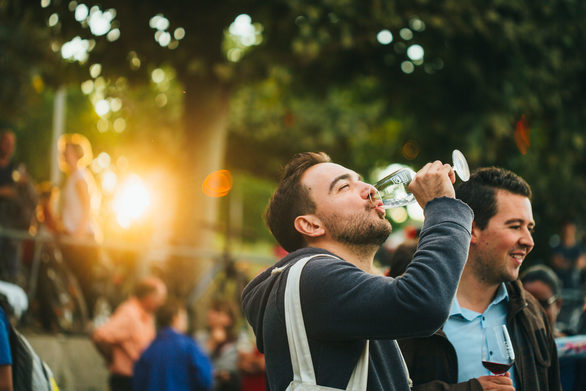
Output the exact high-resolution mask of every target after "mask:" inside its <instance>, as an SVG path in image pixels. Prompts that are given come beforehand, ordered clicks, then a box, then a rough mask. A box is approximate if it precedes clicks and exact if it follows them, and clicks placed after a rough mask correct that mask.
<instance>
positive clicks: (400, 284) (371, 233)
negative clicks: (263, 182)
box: [242, 152, 472, 391]
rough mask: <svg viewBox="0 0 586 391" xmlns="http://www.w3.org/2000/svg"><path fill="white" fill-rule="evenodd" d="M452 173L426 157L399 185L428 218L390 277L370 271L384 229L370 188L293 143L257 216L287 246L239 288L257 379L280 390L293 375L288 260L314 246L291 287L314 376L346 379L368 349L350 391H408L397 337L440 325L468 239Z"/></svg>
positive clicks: (334, 382)
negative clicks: (406, 262) (258, 362)
mask: <svg viewBox="0 0 586 391" xmlns="http://www.w3.org/2000/svg"><path fill="white" fill-rule="evenodd" d="M454 181H455V176H454V172H453V170H452V168H451V167H450V166H449V165H447V164H442V163H441V162H439V161H436V162H433V163H428V164H427V165H426V166H425V167H424V168H422V169H421V170H420V171H419V172H418V173H417V174H416V176H415V179H414V180H413V182H411V184H410V185H409V190H410V191H411V192H412V193H413V194H414V195H415V198H416V199H417V201H418V202H419V204H420V205H421V206H422V207H423V208H424V213H425V217H426V219H425V223H424V226H423V228H422V230H421V234H420V239H419V249H420V251H419V252H418V253H416V254H415V257H414V259H413V261H412V262H411V265H410V267H409V268H408V269H407V271H406V272H405V274H404V277H402V278H400V279H399V278H397V279H393V278H389V277H385V276H382V275H377V274H376V273H374V268H373V260H374V255H375V253H376V252H377V250H378V248H379V247H380V245H381V244H382V243H383V242H384V241H385V239H386V238H387V237H388V235H389V234H390V232H391V225H390V223H389V221H388V220H386V219H385V209H384V208H383V203H382V201H381V200H376V199H375V198H374V197H373V196H374V195H375V194H376V192H375V189H374V187H373V186H372V185H369V184H367V183H365V182H363V181H362V180H361V178H360V176H359V175H358V174H357V173H356V172H354V171H352V170H350V169H348V168H345V167H343V166H341V165H338V164H334V163H332V162H331V161H330V158H329V157H328V156H327V155H326V154H324V153H310V152H307V153H301V154H297V155H295V156H294V157H293V158H292V159H291V160H290V161H289V163H288V164H287V166H286V167H285V170H284V175H283V179H282V180H281V182H280V184H279V186H278V188H277V190H276V191H275V193H274V195H273V197H272V199H271V201H270V202H269V206H268V208H267V213H266V219H267V225H268V226H269V228H270V229H271V232H272V233H273V235H274V236H275V238H276V239H277V240H278V241H279V243H280V244H281V245H282V246H283V248H284V249H285V250H287V251H289V252H290V254H289V255H287V256H286V257H285V258H283V259H282V260H280V261H279V262H277V263H276V264H275V265H274V266H273V267H271V268H269V269H267V270H266V271H264V272H262V273H261V274H260V275H259V276H257V277H256V278H255V279H254V280H253V281H252V282H251V283H250V284H249V285H248V286H247V287H246V288H245V289H244V292H243V293H242V304H243V308H244V312H245V314H246V317H247V319H248V321H249V322H250V324H251V325H252V327H253V329H254V332H255V334H256V341H257V346H258V349H259V351H261V352H263V353H264V354H265V360H266V370H267V384H268V388H267V389H270V390H271V391H283V390H285V389H289V388H287V387H288V386H289V385H290V383H291V381H292V380H293V371H294V370H293V365H292V363H291V361H292V360H291V354H295V355H297V354H296V352H297V350H298V346H299V345H301V344H293V345H290V344H289V342H288V335H287V324H289V323H291V322H290V321H289V320H290V318H289V317H288V316H287V317H286V316H285V314H286V313H287V312H286V308H287V306H286V304H285V300H286V299H285V290H286V288H288V287H290V286H291V285H289V279H288V277H289V276H290V275H291V276H292V275H295V271H298V269H297V268H298V266H296V265H303V263H300V262H304V261H306V260H307V259H308V257H309V256H313V258H312V259H311V260H310V261H308V262H307V263H306V266H305V267H304V268H303V269H302V274H301V277H300V280H299V282H298V284H297V285H296V286H298V287H299V298H298V300H299V301H300V303H301V310H302V315H303V316H302V320H301V322H302V323H303V326H304V328H305V331H306V334H307V341H308V345H309V346H308V350H309V351H308V352H307V355H303V362H304V363H307V362H310V359H311V362H312V364H313V365H311V367H312V368H311V369H313V371H311V373H312V375H314V377H315V380H316V383H317V384H318V385H320V386H326V387H331V388H337V389H346V386H347V385H348V383H349V380H350V378H351V377H352V378H353V379H354V378H355V377H354V376H353V375H352V374H353V373H356V372H353V371H354V368H356V367H357V362H359V358H360V357H364V356H363V354H365V353H366V357H367V359H368V364H367V366H366V367H367V375H368V376H367V379H363V378H362V379H363V380H365V383H364V387H359V388H352V390H353V391H363V390H368V391H390V390H394V391H398V390H400V391H408V390H409V382H408V375H407V374H406V373H405V369H406V368H405V366H404V363H403V360H402V357H401V353H400V351H399V348H398V346H397V344H396V342H395V339H398V338H405V337H408V336H422V335H430V334H432V333H433V332H434V331H435V330H437V329H438V328H439V327H440V326H441V324H443V322H444V321H445V319H446V318H447V316H448V311H449V308H450V304H451V302H452V300H453V297H454V295H455V293H456V287H457V285H458V279H459V278H460V275H461V273H462V269H463V267H464V262H465V260H466V254H467V252H468V246H469V244H470V231H469V230H470V227H471V224H472V211H471V210H470V208H469V207H468V206H467V205H465V204H464V203H463V202H461V201H458V200H456V199H454V197H455V192H454V187H453V183H454ZM292 269H293V271H292ZM299 318H300V317H296V319H299ZM368 341H369V342H368ZM290 346H292V348H291V352H290V350H289V349H290ZM367 346H369V349H368V350H367ZM301 350H303V349H301ZM295 362H296V363H297V361H295ZM360 362H363V361H362V360H361V361H360ZM361 368H364V367H361ZM308 372H310V371H309V370H308V371H307V372H303V373H308ZM361 373H364V372H361ZM296 380H297V379H296ZM304 389H306V388H304ZM312 389H313V388H312Z"/></svg>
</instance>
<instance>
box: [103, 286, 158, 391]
mask: <svg viewBox="0 0 586 391" xmlns="http://www.w3.org/2000/svg"><path fill="white" fill-rule="evenodd" d="M166 298H167V288H166V286H165V283H164V282H163V281H162V280H160V279H159V278H156V277H146V278H144V279H142V280H141V281H140V282H139V283H138V284H137V286H136V287H135V289H134V295H133V296H131V297H130V298H129V299H127V300H126V301H124V302H123V303H122V304H120V305H119V306H118V308H116V310H115V311H114V314H112V316H111V317H110V319H108V321H107V322H106V323H104V324H103V325H102V326H100V327H98V328H97V329H96V330H95V331H94V332H93V333H92V340H93V342H94V345H95V346H96V348H97V349H98V352H99V353H100V354H101V355H102V356H103V357H104V359H105V360H106V362H107V363H108V367H109V368H108V369H109V371H110V380H109V384H110V391H132V373H133V372H132V370H133V365H134V363H135V361H136V360H137V359H138V358H139V357H140V355H141V353H142V352H143V350H144V349H146V347H147V346H148V345H149V344H150V343H151V342H152V341H153V339H155V334H156V329H155V319H154V314H155V312H156V311H157V310H158V309H159V308H160V307H161V306H162V305H163V303H164V302H165V300H166Z"/></svg>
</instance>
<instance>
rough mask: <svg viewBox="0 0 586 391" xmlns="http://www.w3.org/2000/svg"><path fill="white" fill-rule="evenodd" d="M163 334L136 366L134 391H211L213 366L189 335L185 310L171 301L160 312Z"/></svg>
mask: <svg viewBox="0 0 586 391" xmlns="http://www.w3.org/2000/svg"><path fill="white" fill-rule="evenodd" d="M156 319H157V326H158V328H159V331H158V333H157V337H156V338H155V340H154V341H153V342H152V343H151V344H150V345H149V347H148V348H147V349H146V350H145V351H144V352H143V353H142V355H141V356H140V358H139V359H138V361H137V362H136V363H135V364H134V375H133V386H134V391H209V390H211V389H212V385H213V369H212V363H211V362H210V359H209V358H208V357H207V355H206V354H205V353H204V352H203V350H202V349H201V348H200V347H199V345H198V344H197V343H196V342H195V340H194V339H193V338H191V337H188V336H187V335H185V332H186V331H187V328H188V318H187V311H186V309H185V306H184V305H183V304H182V303H180V302H179V301H177V300H176V299H173V300H167V302H166V303H165V304H163V306H162V307H161V308H159V310H158V311H157V315H156Z"/></svg>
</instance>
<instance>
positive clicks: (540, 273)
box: [520, 265, 562, 297]
mask: <svg viewBox="0 0 586 391" xmlns="http://www.w3.org/2000/svg"><path fill="white" fill-rule="evenodd" d="M520 279H521V282H522V283H523V284H527V283H529V282H534V281H541V282H543V283H544V284H545V285H547V286H549V288H550V289H551V292H552V294H553V295H554V296H556V297H560V295H561V293H562V283H561V282H560V279H559V278H558V276H557V275H556V274H555V272H554V271H553V270H552V269H551V268H550V267H547V266H545V265H535V266H531V267H529V268H528V269H527V270H525V271H524V272H523V273H521V276H520Z"/></svg>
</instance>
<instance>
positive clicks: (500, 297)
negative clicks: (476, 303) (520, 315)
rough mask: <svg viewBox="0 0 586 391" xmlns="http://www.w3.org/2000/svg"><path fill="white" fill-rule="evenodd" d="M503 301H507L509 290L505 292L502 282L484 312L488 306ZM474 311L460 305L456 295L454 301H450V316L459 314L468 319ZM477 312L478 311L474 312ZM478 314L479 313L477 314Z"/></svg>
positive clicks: (505, 288)
mask: <svg viewBox="0 0 586 391" xmlns="http://www.w3.org/2000/svg"><path fill="white" fill-rule="evenodd" d="M503 301H507V302H508V301H509V292H507V287H506V286H505V283H504V282H502V283H501V284H500V285H499V287H498V289H497V291H496V294H495V295H494V298H493V299H492V301H491V302H490V304H489V305H488V307H487V308H486V310H485V312H486V311H488V310H489V309H490V307H492V306H495V305H497V304H499V303H501V302H503ZM472 313H474V312H473V311H470V310H468V309H466V308H463V307H460V303H459V302H458V297H454V301H453V302H452V307H451V308H450V316H455V315H460V316H461V317H463V318H465V319H468V320H470V315H471V314H472ZM476 314H478V313H476ZM478 315H479V314H478Z"/></svg>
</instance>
